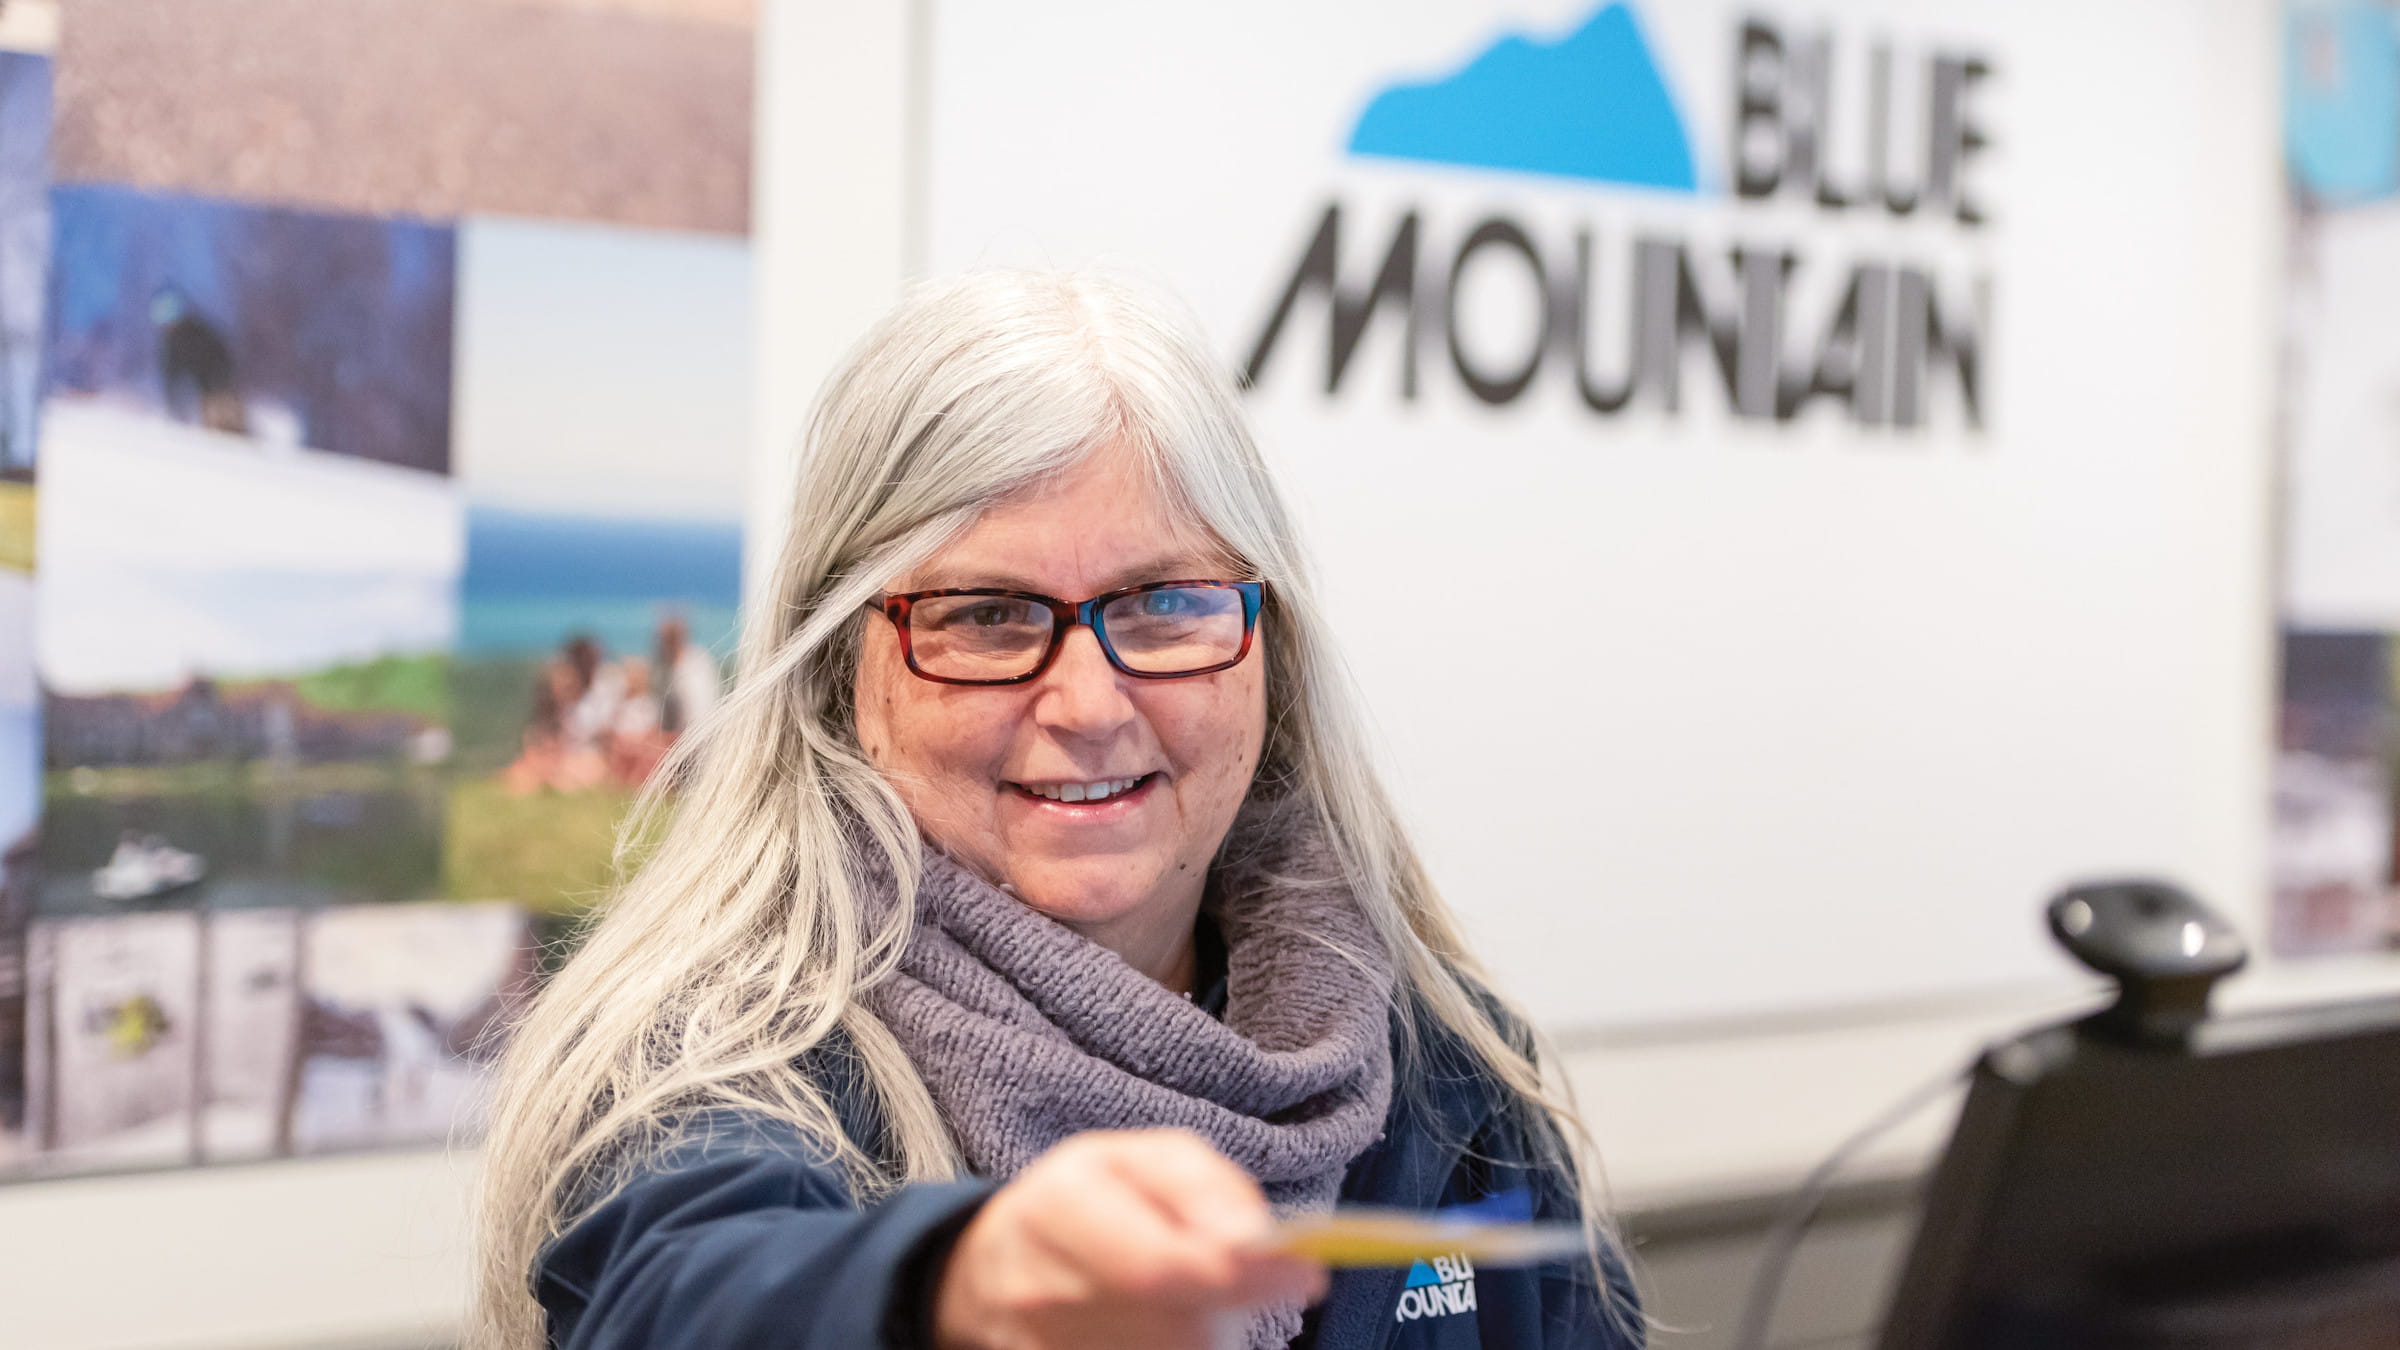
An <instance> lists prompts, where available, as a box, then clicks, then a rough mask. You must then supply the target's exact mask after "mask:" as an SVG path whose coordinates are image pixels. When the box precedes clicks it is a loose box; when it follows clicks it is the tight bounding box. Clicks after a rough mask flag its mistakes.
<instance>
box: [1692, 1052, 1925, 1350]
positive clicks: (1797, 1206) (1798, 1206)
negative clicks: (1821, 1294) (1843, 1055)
mask: <svg viewBox="0 0 2400 1350" xmlns="http://www.w3.org/2000/svg"><path fill="white" fill-rule="evenodd" d="M1969 1068H1971V1066H1962V1067H1959V1068H1954V1069H1946V1070H1944V1071H1943V1072H1942V1075H1941V1076H1940V1077H1939V1078H1935V1079H1933V1080H1931V1081H1929V1082H1927V1083H1925V1084H1923V1085H1921V1086H1919V1087H1918V1088H1916V1089H1915V1090H1914V1091H1912V1092H1910V1093H1909V1094H1908V1095H1907V1096H1906V1097H1903V1098H1901V1099H1900V1100H1899V1101H1898V1102H1897V1103H1895V1104H1894V1105H1893V1106H1892V1107H1891V1108H1890V1109H1888V1110H1886V1111H1885V1112H1884V1113H1883V1114H1882V1115H1880V1116H1877V1117H1876V1118H1875V1119H1874V1120H1872V1121H1870V1122H1869V1123H1868V1124H1867V1127H1866V1128H1865V1129H1862V1130H1860V1131H1859V1132H1858V1133H1856V1134H1854V1135H1851V1136H1850V1137H1849V1138H1848V1139H1845V1140H1843V1141H1842V1143H1841V1145H1840V1146H1839V1147H1837V1148H1835V1149H1834V1150H1833V1152H1831V1153H1829V1154H1827V1155H1826V1156H1825V1161H1823V1162H1821V1163H1818V1164H1817V1165H1816V1168H1815V1169H1814V1170H1812V1171H1811V1172H1810V1173H1809V1174H1808V1176H1807V1177H1806V1178H1805V1179H1804V1180H1802V1181H1801V1183H1800V1188H1799V1190H1797V1191H1796V1192H1794V1193H1793V1195H1792V1199H1791V1202H1790V1203H1789V1204H1787V1205H1785V1206H1784V1209H1783V1213H1782V1214H1780V1215H1778V1216H1777V1217H1776V1219H1775V1226H1774V1227H1773V1228H1772V1229H1770V1230H1769V1231H1768V1233H1767V1241H1766V1247H1765V1250H1763V1251H1761V1252H1760V1253H1759V1257H1758V1272H1757V1273H1756V1274H1755V1275H1752V1276H1751V1277H1750V1294H1749V1297H1748V1298H1746V1299H1744V1300H1743V1302H1742V1329H1741V1334H1739V1335H1737V1336H1735V1337H1734V1340H1733V1346H1734V1350H1764V1347H1765V1345H1766V1340H1767V1323H1768V1322H1769V1321H1771V1320H1773V1318H1774V1316H1775V1301H1776V1299H1777V1298H1778V1297H1779V1296H1781V1294H1782V1292H1783V1281H1784V1278H1785V1276H1787V1275H1789V1274H1790V1273H1791V1264H1792V1254H1793V1253H1794V1252H1796V1251H1798V1250H1799V1247H1800V1239H1801V1237H1802V1236H1803V1235H1805V1234H1806V1233H1807V1232H1808V1226H1809V1225H1810V1224H1811V1223H1814V1222H1815V1221H1816V1217H1817V1209H1818V1207H1819V1206H1820V1205H1822V1204H1823V1203H1824V1201H1825V1192H1826V1190H1827V1188H1828V1187H1830V1186H1831V1185H1832V1184H1833V1178H1834V1174H1835V1173H1837V1172H1839V1171H1841V1170H1842V1168H1843V1167H1844V1166H1845V1165H1846V1164H1848V1163H1849V1161H1850V1159H1851V1158H1852V1157H1853V1156H1855V1155H1856V1154H1857V1153H1858V1151H1859V1150H1860V1149H1862V1148H1865V1147H1866V1146H1867V1145H1868V1144H1871V1143H1873V1142H1875V1140H1877V1139H1879V1138H1881V1137H1883V1136H1884V1135H1885V1134H1887V1133H1889V1132H1891V1131H1892V1130H1893V1129H1895V1128H1897V1127H1898V1126H1899V1125H1901V1124H1902V1123H1903V1122H1905V1121H1907V1120H1908V1119H1909V1118H1910V1117H1911V1116H1914V1115H1916V1114H1917V1113H1918V1112H1919V1111H1922V1110H1924V1109H1925V1108H1926V1107H1927V1106H1930V1105H1932V1104H1933V1103H1934V1102H1936V1101H1939V1100H1941V1099H1942V1097H1944V1096H1945V1095H1947V1094H1948V1093H1949V1092H1950V1090H1951V1089H1953V1088H1955V1087H1957V1086H1958V1085H1959V1084H1961V1083H1963V1082H1965V1081H1966V1080H1967V1076H1968V1072H1969Z"/></svg>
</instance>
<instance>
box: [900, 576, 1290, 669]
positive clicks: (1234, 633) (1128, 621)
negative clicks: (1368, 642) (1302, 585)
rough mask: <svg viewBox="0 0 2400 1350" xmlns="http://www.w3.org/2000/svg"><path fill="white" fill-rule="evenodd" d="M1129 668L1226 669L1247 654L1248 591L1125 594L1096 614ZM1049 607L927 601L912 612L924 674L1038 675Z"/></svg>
mask: <svg viewBox="0 0 2400 1350" xmlns="http://www.w3.org/2000/svg"><path fill="white" fill-rule="evenodd" d="M1094 617H1095V619H1096V621H1097V622H1098V623H1099V625H1100V627H1101V629H1102V630H1103V632H1104V634H1105V636H1106V640H1107V644H1108V645H1109V646H1110V647H1112V648H1114V649H1115V651H1116V655H1117V659H1118V660H1119V661H1120V662H1122V663H1123V664H1124V665H1125V667H1126V668H1127V669H1129V670H1132V671H1135V672H1138V673H1140V674H1144V675H1176V674H1181V673H1183V672H1185V671H1192V670H1202V669H1205V668H1207V667H1209V666H1215V665H1222V664H1224V663H1225V662H1227V661H1230V660H1232V659H1233V658H1234V656H1235V654H1237V653H1238V652H1240V651H1241V649H1242V635H1243V626H1244V625H1243V617H1242V593H1241V592H1240V591H1237V590H1234V589H1232V588H1230V587H1224V586H1169V587H1164V588H1162V589H1159V590H1154V591H1136V592H1134V593H1133V594H1131V595H1120V596H1118V597H1117V598H1116V599H1114V600H1111V601H1109V602H1108V603H1107V604H1105V605H1103V606H1101V607H1100V610H1099V612H1098V613H1097V614H1096V615H1095V616H1094ZM1053 626H1054V620H1053V619H1052V617H1051V614H1050V611H1049V609H1047V608H1046V607H1044V606H1042V605H1039V604H1036V603H1034V602H1033V601H1030V600H1020V599H1016V598H1014V597H1012V596H1004V595H940V596H927V597H926V598H924V599H922V600H919V601H918V602H917V603H916V604H915V605H914V606H912V607H911V609H910V611H909V617H908V627H909V643H910V647H911V650H912V651H913V652H914V654H915V657H916V663H917V667H918V669H920V670H922V671H924V672H925V673H926V674H928V675H938V676H941V677H943V678H945V679H955V680H1007V679H1015V678H1017V677H1018V676H1021V675H1025V674H1027V673H1029V672H1031V671H1032V670H1033V669H1034V668H1035V667H1036V666H1038V665H1040V664H1041V661H1042V655H1043V653H1045V652H1047V651H1048V650H1049V649H1050V634H1051V629H1052V627H1053Z"/></svg>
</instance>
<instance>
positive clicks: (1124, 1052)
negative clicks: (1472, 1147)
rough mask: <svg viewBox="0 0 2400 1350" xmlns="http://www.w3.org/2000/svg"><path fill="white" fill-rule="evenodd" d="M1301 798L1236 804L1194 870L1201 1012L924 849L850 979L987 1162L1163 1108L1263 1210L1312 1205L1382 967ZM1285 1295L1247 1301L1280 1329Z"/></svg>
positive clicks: (1386, 1006)
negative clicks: (883, 944)
mask: <svg viewBox="0 0 2400 1350" xmlns="http://www.w3.org/2000/svg"><path fill="white" fill-rule="evenodd" d="M1309 814H1311V813H1307V812H1304V811H1300V810H1296V809H1289V808H1285V809H1278V808H1274V807H1269V806H1259V805H1255V804H1254V805H1253V806H1250V807H1246V808H1244V810H1243V812H1242V815H1241V817H1240V818H1239V819H1238V820H1237V821H1236V823H1235V825H1234V828H1233V830H1232V831H1231V832H1230V833H1229V835H1228V837H1227V842H1226V846H1225V848H1224V849H1223V850H1221V852H1220V859H1219V862H1218V864H1217V866H1216V868H1215V871H1214V873H1213V875H1212V877H1211V879H1210V881H1211V893H1212V901H1211V907H1212V911H1213V913H1214V914H1215V916H1216V919H1217V922H1218V925H1219V928H1220V930H1221V931H1222V932H1223V933H1224V936H1225V946H1226V953H1227V955H1226V964H1227V1000H1226V1007H1225V1020H1224V1021H1222V1022H1219V1021H1218V1020H1217V1019H1216V1018H1214V1017H1211V1016H1210V1015H1209V1014H1208V1013H1207V1012H1205V1011H1203V1010H1202V1009H1200V1008H1199V1007H1197V1006H1195V1005H1194V1004H1193V1003H1192V1002H1191V1001H1190V1000H1188V999H1186V998H1184V997H1183V996H1182V995H1181V994H1178V993H1174V992H1172V991H1170V990H1168V989H1166V988H1165V987H1163V986H1161V985H1160V984H1159V983H1158V982H1157V981H1155V980H1152V979H1151V978H1149V977H1148V976H1146V975H1143V974H1142V973H1141V972H1139V971H1137V970H1135V969H1133V967H1131V966H1129V965H1127V964H1125V962H1124V961H1123V960H1122V959H1120V958H1119V957H1118V956H1117V955H1116V954H1115V953H1114V952H1111V951H1109V950H1108V949H1107V948H1105V947H1102V946H1100V945H1098V944H1097V943H1094V942H1092V941H1091V940H1089V939H1088V938H1085V937H1083V936H1082V935H1080V934H1078V933H1076V932H1074V931H1072V930H1070V929H1068V928H1066V927H1064V926H1063V925H1061V924H1059V923H1057V922H1055V921H1053V920H1051V919H1049V918H1047V917H1045V916H1044V915H1042V914H1041V913H1039V912H1037V911H1035V910H1034V909H1032V908H1030V907H1029V906H1027V905H1026V904H1025V903H1024V902H1022V901H1020V900H1018V899H1017V898H1015V897H1014V896H1012V895H1010V894H1007V893H1006V892H1003V891H1001V890H1000V889H998V888H997V887H995V886H993V885H992V884H991V883H990V882H988V881H985V880H984V879H982V878H981V877H978V876H975V875H974V874H972V873H970V872H968V871H967V870H966V869H965V868H963V867H961V866H960V865H958V864H957V863H956V862H954V861H952V860H951V859H950V858H949V857H947V856H946V855H944V854H942V853H940V852H939V851H938V850H934V849H931V848H929V849H928V850H927V851H926V863H925V874H924V879H923V882H922V884H921V886H920V888H919V891H918V897H917V927H916V930H915V936H914V937H913V938H912V939H911V941H910V944H909V948H908V951H907V952H906V953H905V955H904V956H903V957H902V959H901V962H900V969H899V971H898V973H897V974H895V975H894V976H893V977H892V978H891V979H890V980H888V981H886V982H884V983H882V984H880V985H878V986H877V987H875V988H874V989H872V990H870V991H868V992H867V993H866V995H865V999H866V1001H867V1003H868V1005H869V1006H870V1007H871V1008H872V1009H873V1010H874V1011H875V1013H876V1014H877V1015H878V1016H879V1017H881V1018H882V1019H883V1021H884V1022H885V1023H886V1024H887V1025H889V1026H890V1028H891V1030H892V1033H893V1034H894V1035H895V1036H896V1037H897V1038H898V1039H899V1041H900V1044H901V1045H902V1046H903V1047H904V1048H905V1049H906V1050H907V1051H908V1055H909V1058H910V1060H911V1061H912V1062H913V1063H914V1064H915V1065H916V1068H917V1071H918V1072H919V1073H920V1074H922V1075H923V1076H924V1079H925V1084H926V1086H927V1087H928V1088H929V1089H931V1091H932V1093H933V1097H934V1100H935V1102H937V1103H938V1104H939V1105H940V1107H941V1109H942V1112H943V1114H944V1116H945V1117H947V1119H948V1121H949V1124H950V1128H951V1132H952V1133H953V1135H955V1137H956V1138H957V1140H958V1142H959V1145H960V1147H961V1149H962V1150H963V1152H964V1154H965V1157H966V1160H967V1162H968V1164H969V1165H970V1166H971V1167H973V1169H974V1170H975V1171H976V1172H977V1173H978V1174H979V1175H982V1176H985V1177H990V1178H993V1179H995V1180H1006V1179H1007V1178H1009V1177H1011V1176H1014V1175H1015V1174H1016V1173H1017V1171H1018V1170H1019V1169H1021V1168H1023V1167H1024V1166H1025V1165H1026V1164H1027V1163H1029V1162H1031V1161H1033V1159H1034V1158H1035V1157H1037V1156H1039V1155H1040V1154H1041V1153H1042V1151H1043V1150H1045V1149H1047V1148H1049V1147H1050V1146H1051V1145H1053V1144H1056V1143H1058V1142H1059V1141H1060V1140H1062V1139H1065V1138H1066V1137H1067V1136H1069V1135H1071V1134H1074V1133H1076V1132H1077V1131H1080V1130H1101V1129H1138V1128H1154V1127H1168V1126H1174V1127H1181V1128H1183V1129H1188V1130H1192V1131H1195V1132H1197V1133H1198V1134H1199V1135H1200V1136H1201V1137H1203V1138H1205V1139H1207V1140H1208V1141H1209V1142H1210V1143H1212V1144H1214V1145H1215V1146H1216V1147H1217V1149H1218V1150H1219V1151H1220V1152H1222V1153H1223V1154H1224V1155H1225V1156H1226V1157H1228V1158H1231V1159H1232V1160H1233V1161H1234V1162H1236V1163H1238V1164H1240V1165H1241V1166H1242V1167H1244V1168H1245V1169H1247V1170H1248V1171H1249V1172H1250V1174H1251V1175H1252V1176H1253V1177H1256V1178H1257V1179H1258V1181H1259V1184H1260V1186H1261V1187H1262V1188H1263V1189H1264V1190H1265V1191H1266V1194H1267V1198H1268V1200H1269V1202H1270V1203H1271V1204H1272V1205H1273V1206H1274V1208H1275V1210H1276V1212H1277V1213H1278V1214H1284V1215H1288V1214H1292V1213H1298V1212H1305V1211H1311V1210H1323V1209H1330V1208H1331V1207H1332V1206H1333V1203H1334V1199H1335V1197H1336V1196H1337V1195H1338V1193H1339V1191H1340V1188H1341V1183H1342V1177H1343V1174H1344V1173H1345V1172H1346V1171H1347V1170H1348V1167H1349V1165H1350V1162H1351V1160H1352V1159H1354V1158H1356V1157H1357V1156H1358V1155H1359V1154H1360V1153H1362V1152H1364V1151H1365V1150H1366V1148H1367V1146H1368V1145H1370V1144H1372V1143H1374V1142H1375V1140H1376V1139H1377V1138H1378V1137H1380V1136H1381V1134H1382V1132H1383V1123H1384V1113H1385V1110H1386V1108H1387V1107H1388V1106H1389V1105H1390V1102H1391V1095H1392V1055H1391V1039H1390V1036H1391V1033H1390V1022H1389V1017H1390V1007H1391V1001H1390V1000H1391V988H1392V977H1391V973H1390V969H1389V966H1388V963H1387V962H1386V960H1385V958H1384V956H1383V954H1382V946H1381V944H1380V943H1379V942H1378V941H1377V940H1376V938H1375V935H1374V932H1373V930H1372V929H1371V928H1369V926H1368V924H1367V920H1366V916H1365V915H1364V914H1363V913H1362V912H1361V911H1360V909H1359V906H1358V902H1357V900H1356V898H1355V897H1354V896H1353V895H1352V893H1351V891H1350V888H1349V887H1348V886H1347V885H1346V884H1345V883H1344V882H1343V881H1342V880H1341V868H1340V866H1339V864H1338V863H1337V862H1336V861H1335V859H1334V856H1333V853H1332V851H1331V849H1330V848H1328V847H1327V846H1326V843H1325V841H1324V839H1323V837H1322V834H1321V831H1320V830H1319V828H1318V827H1316V826H1315V824H1314V822H1313V820H1311V821H1308V822H1307V823H1305V824H1303V823H1301V822H1302V821H1303V819H1304V817H1306V816H1308V815H1309ZM1299 1329H1300V1308H1299V1307H1298V1305H1288V1306H1281V1307H1273V1308H1269V1309H1266V1310H1264V1311H1263V1312H1262V1313H1261V1314H1260V1315H1259V1316H1258V1317H1256V1318H1254V1319H1253V1320H1252V1322H1251V1325H1250V1329H1249V1337H1248V1344H1249V1345H1250V1346H1251V1347H1253V1348H1254V1350H1264V1348H1265V1347H1279V1346H1283V1345H1286V1344H1288V1343H1289V1342H1290V1340H1291V1338H1292V1337H1293V1336H1294V1335H1295V1334H1296V1333H1297V1332H1298V1331H1299Z"/></svg>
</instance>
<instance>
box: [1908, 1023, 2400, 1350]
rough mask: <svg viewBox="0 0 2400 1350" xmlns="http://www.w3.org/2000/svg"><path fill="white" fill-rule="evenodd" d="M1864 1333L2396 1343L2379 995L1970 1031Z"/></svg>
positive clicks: (2337, 1347) (2063, 1347)
mask: <svg viewBox="0 0 2400 1350" xmlns="http://www.w3.org/2000/svg"><path fill="white" fill-rule="evenodd" d="M2129 1001H2130V1000H2129ZM1881 1345H1882V1350H2099V1348H2100V1347H2107V1350H2400V998H2395V999H2381V1000H2376V1001H2371V1002H2359V1003H2349V1004H2341V1005H2334V1006H2327V1007H2318V1008H2309V1009H2304V1010H2297V1011H2284V1012H2273V1013H2264V1014H2254V1015H2246V1016H2238V1017H2222V1018H2213V1019H2206V1020H2200V1021H2198V1022H2197V1023H2196V1024H2193V1025H2191V1026H2190V1027H2189V1028H2188V1030H2185V1031H2170V1032H2169V1033H2168V1034H2165V1035H2162V1036H2157V1037H2151V1038H2148V1039H2144V1038H2142V1037H2139V1036H2135V1035H2132V1034H2127V1024H2126V1023H2125V1022H2123V1021H2122V1019H2120V1020H2118V1021H2115V1022H2112V1021H2111V1020H2110V1018H2109V1017H2107V1016H2102V1017H2098V1018H2094V1019H2091V1020H2090V1021H2087V1022H2085V1023H2082V1024H2076V1025H2069V1026H2060V1027H2053V1028H2048V1029H2045V1030H2040V1031H2036V1032H2033V1033H2030V1034H2028V1035H2025V1036H2022V1037H2019V1038H2017V1039H2015V1040H2012V1041H2008V1042H2006V1043H2003V1044H2001V1045H1997V1046H1994V1047H1992V1048H1991V1049H1989V1050H1987V1051H1986V1052H1985V1053H1984V1055H1983V1057H1982V1058H1981V1060H1980V1061H1979V1062H1978V1063H1977V1065H1976V1067H1975V1071H1974V1077H1973V1083H1972V1086H1971V1088H1970V1090H1969V1092H1968V1096H1967V1101H1966V1105H1965V1108H1964V1109H1963V1111H1962V1113H1961V1115H1960V1118H1959V1122H1958V1126H1957V1129H1956V1132H1955V1133H1954V1134H1953V1136H1952V1138H1951V1141H1950V1147H1949V1150H1948V1152H1947V1153H1946V1154H1945V1155H1944V1156H1943V1158H1942V1161H1941V1163H1940V1165H1939V1166H1938V1167H1937V1169H1936V1170H1935V1172H1934V1174H1933V1177H1932V1180H1931V1183H1930V1186H1929V1189H1928V1191H1927V1193H1926V1200H1925V1207H1924V1217H1923V1220H1922V1222H1921V1225H1920V1229H1919V1232H1918V1234H1917V1238H1916V1242H1915V1245H1914V1247H1913V1249H1912V1250H1911V1252H1910V1255H1909V1258H1908V1261H1907V1264H1906V1266H1905V1267H1904V1269H1903V1271H1902V1274H1901V1279H1900V1285H1899V1289H1898V1291H1897V1293H1896V1295H1895V1297H1894V1300H1893V1303H1892V1305H1891V1311H1890V1315H1889V1317H1888V1318H1887V1319H1886V1322H1885V1325H1884V1329H1883V1335H1882V1340H1881Z"/></svg>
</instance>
